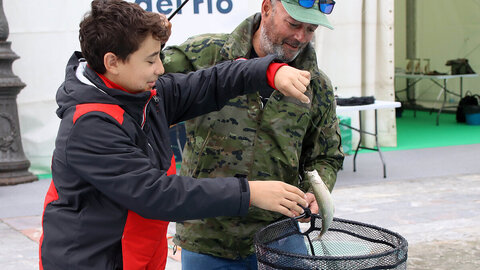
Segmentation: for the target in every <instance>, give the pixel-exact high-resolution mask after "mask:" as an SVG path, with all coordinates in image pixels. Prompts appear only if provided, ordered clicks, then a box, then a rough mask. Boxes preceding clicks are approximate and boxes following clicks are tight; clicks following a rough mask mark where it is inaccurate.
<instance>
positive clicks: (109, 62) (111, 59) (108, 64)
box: [103, 52, 120, 75]
mask: <svg viewBox="0 0 480 270" xmlns="http://www.w3.org/2000/svg"><path fill="white" fill-rule="evenodd" d="M119 61H120V59H119V58H118V57H117V56H116V55H115V54H114V53H112V52H108V53H106V54H105V55H104V56H103V65H104V66H105V69H106V70H107V72H109V73H111V74H114V75H117V74H118V67H119V64H120V63H119Z"/></svg>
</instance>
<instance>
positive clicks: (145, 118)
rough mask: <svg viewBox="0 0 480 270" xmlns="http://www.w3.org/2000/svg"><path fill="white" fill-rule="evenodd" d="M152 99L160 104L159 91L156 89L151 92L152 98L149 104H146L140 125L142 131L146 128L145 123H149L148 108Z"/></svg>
mask: <svg viewBox="0 0 480 270" xmlns="http://www.w3.org/2000/svg"><path fill="white" fill-rule="evenodd" d="M152 98H153V100H154V101H155V102H158V97H157V90H155V89H153V90H151V91H150V97H149V98H148V100H147V103H145V106H144V107H143V115H142V124H141V125H140V126H141V128H142V129H143V127H144V126H145V123H146V122H147V108H148V104H149V103H150V100H152Z"/></svg>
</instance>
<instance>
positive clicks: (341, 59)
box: [315, 0, 397, 147]
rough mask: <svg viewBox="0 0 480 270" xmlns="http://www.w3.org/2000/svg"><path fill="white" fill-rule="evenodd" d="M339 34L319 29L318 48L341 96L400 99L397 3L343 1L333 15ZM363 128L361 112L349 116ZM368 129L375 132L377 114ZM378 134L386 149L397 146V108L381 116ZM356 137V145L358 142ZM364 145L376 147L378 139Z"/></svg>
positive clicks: (370, 113)
mask: <svg viewBox="0 0 480 270" xmlns="http://www.w3.org/2000/svg"><path fill="white" fill-rule="evenodd" d="M329 19H330V21H331V22H332V23H333V25H334V27H335V30H333V31H331V30H328V29H324V28H322V29H318V30H317V32H316V39H315V46H316V50H317V55H318V63H319V67H320V68H321V69H322V70H324V71H325V72H326V73H327V75H329V77H330V78H331V80H332V84H333V86H334V87H337V91H336V94H337V95H338V96H339V97H351V96H375V98H376V99H379V100H388V101H393V100H394V70H395V69H394V61H393V60H394V59H393V58H394V27H393V26H394V1H393V0H362V1H359V0H343V1H337V4H336V6H335V10H334V12H333V13H332V14H331V15H329ZM346 116H349V117H351V118H352V125H353V126H357V127H358V125H359V123H358V121H359V120H358V113H351V114H346ZM362 120H364V123H363V126H364V127H365V129H366V130H367V131H370V132H373V131H374V112H373V111H367V112H365V116H364V117H362ZM378 133H379V141H380V145H381V146H396V141H397V140H396V121H395V110H380V111H379V112H378ZM358 139H359V138H358V134H355V135H354V139H353V144H354V145H355V144H356V142H355V141H357V142H358ZM364 139H365V140H364V142H365V143H366V144H367V145H368V146H370V147H371V146H373V144H374V138H373V136H369V135H366V136H365V138H364Z"/></svg>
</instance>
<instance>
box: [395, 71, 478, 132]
mask: <svg viewBox="0 0 480 270" xmlns="http://www.w3.org/2000/svg"><path fill="white" fill-rule="evenodd" d="M477 76H478V74H456V75H424V74H407V73H396V74H395V78H405V79H412V80H413V81H412V82H409V80H407V87H406V88H405V89H401V90H398V91H395V92H396V93H398V92H403V91H406V90H407V89H408V88H410V87H411V86H413V85H415V84H416V83H418V82H419V81H421V80H424V79H427V80H430V81H432V82H433V83H434V84H435V85H437V86H438V87H440V88H441V92H440V93H439V95H438V97H437V99H438V98H440V95H441V94H442V93H443V102H442V106H441V107H440V109H438V113H437V126H438V124H439V118H440V113H441V112H442V110H443V109H445V108H448V107H447V106H445V103H446V101H447V93H450V94H452V95H454V96H457V97H460V98H462V97H463V78H473V77H477ZM454 78H459V79H460V93H455V92H453V91H451V90H449V89H448V88H447V80H449V79H454ZM438 80H443V85H442V84H440V83H439V82H438ZM455 107H456V106H455ZM414 113H415V115H416V111H415V112H414Z"/></svg>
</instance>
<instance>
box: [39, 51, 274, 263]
mask: <svg viewBox="0 0 480 270" xmlns="http://www.w3.org/2000/svg"><path fill="white" fill-rule="evenodd" d="M81 57H82V56H81V54H80V53H79V52H76V53H74V54H73V56H72V57H71V58H70V60H69V62H68V65H67V68H66V78H65V82H64V83H63V84H62V85H61V86H60V88H59V89H58V92H57V103H58V109H57V115H58V116H59V117H60V118H61V123H60V127H59V131H58V134H57V139H56V142H55V150H54V153H53V159H52V178H53V179H52V180H53V181H52V186H51V187H50V189H49V192H48V194H47V197H46V200H45V210H44V215H43V221H42V225H43V240H42V242H41V244H40V245H41V247H40V248H41V250H40V251H41V267H42V266H43V269H102V270H104V269H121V267H122V247H121V238H122V233H123V231H124V226H125V221H126V219H127V215H128V211H129V210H130V211H133V212H135V213H137V214H139V215H141V216H142V217H145V218H151V219H160V220H168V221H182V220H187V219H198V218H205V217H213V216H238V215H244V214H246V213H247V211H248V207H249V200H250V192H249V188H248V183H247V182H246V179H241V178H234V177H231V178H219V179H217V181H208V180H201V179H192V178H190V177H182V176H177V175H171V176H167V175H166V171H167V169H168V168H169V167H170V165H171V158H172V150H171V148H170V141H169V133H168V127H169V126H170V125H172V124H176V123H179V122H181V121H185V120H187V119H190V118H193V117H196V116H198V115H201V114H205V113H208V112H211V111H214V110H219V109H221V108H222V107H223V106H224V105H225V103H226V102H227V101H228V100H229V99H231V98H233V97H235V96H238V95H241V94H245V92H244V89H253V90H258V89H260V88H265V87H269V86H268V84H267V80H266V70H267V68H268V65H269V64H270V62H272V60H273V57H271V56H268V57H264V58H260V59H254V60H250V61H234V62H226V63H222V64H220V65H217V66H214V67H212V68H209V69H206V70H202V71H198V72H194V73H189V74H186V75H184V74H166V75H163V76H161V77H160V78H159V79H158V81H157V84H156V93H155V91H152V92H150V91H148V92H143V93H138V94H130V93H128V92H125V91H122V90H118V89H112V88H108V87H106V86H105V84H104V82H103V81H102V79H101V78H100V77H99V76H98V75H97V74H96V73H95V72H94V71H92V70H91V69H89V68H88V67H86V65H85V63H82V64H80V59H81Z"/></svg>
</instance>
